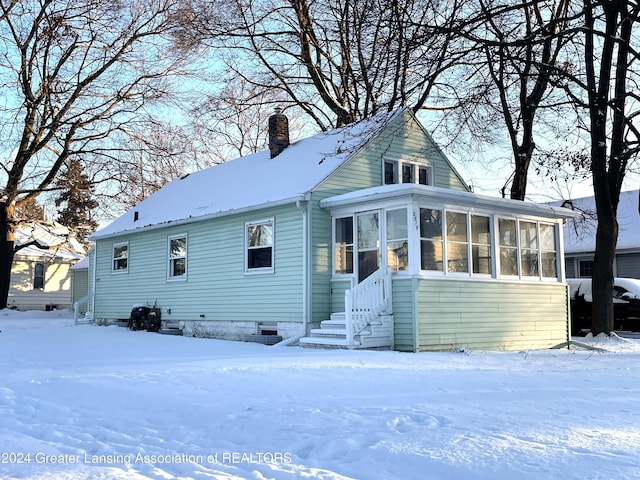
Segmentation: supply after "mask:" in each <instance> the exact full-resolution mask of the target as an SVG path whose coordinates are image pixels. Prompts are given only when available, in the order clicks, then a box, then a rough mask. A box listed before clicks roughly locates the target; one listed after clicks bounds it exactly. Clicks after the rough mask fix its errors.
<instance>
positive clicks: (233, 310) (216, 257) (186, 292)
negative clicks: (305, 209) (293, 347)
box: [95, 205, 303, 322]
mask: <svg viewBox="0 0 640 480" xmlns="http://www.w3.org/2000/svg"><path fill="white" fill-rule="evenodd" d="M268 218H273V219H274V222H275V227H274V255H275V260H274V267H275V268H274V272H273V273H264V274H247V273H245V222H251V221H259V220H264V219H268ZM181 234H186V235H187V278H186V280H168V279H167V269H168V256H167V255H168V253H167V250H168V238H169V237H171V236H174V235H181ZM125 241H126V242H129V261H128V262H129V267H128V272H127V273H112V271H111V262H112V245H113V244H116V243H120V242H125ZM97 256H98V257H97V262H98V266H97V275H96V305H95V317H96V318H104V319H115V318H128V316H129V314H130V311H131V308H132V306H133V305H134V304H147V305H153V304H157V305H158V306H159V307H160V308H161V309H162V318H163V320H209V321H216V320H223V321H261V322H272V321H273V322H275V321H277V322H287V321H290V322H302V319H303V308H302V289H303V287H302V285H303V281H302V272H303V267H302V263H303V262H302V213H301V210H299V209H298V208H296V206H295V205H291V206H285V207H278V208H273V209H264V210H257V211H256V212H254V213H252V214H245V215H230V216H226V217H220V218H217V219H210V220H205V221H199V222H195V223H191V224H186V225H181V226H172V227H165V228H162V229H155V230H150V231H146V232H141V233H135V234H130V235H122V236H118V237H113V238H109V239H102V240H99V241H98V242H97ZM123 286H124V288H123Z"/></svg>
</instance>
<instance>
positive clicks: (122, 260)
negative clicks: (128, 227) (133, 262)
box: [112, 243, 129, 273]
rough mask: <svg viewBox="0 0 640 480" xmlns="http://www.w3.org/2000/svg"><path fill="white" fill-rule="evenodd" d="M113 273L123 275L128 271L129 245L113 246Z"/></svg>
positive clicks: (119, 244)
mask: <svg viewBox="0 0 640 480" xmlns="http://www.w3.org/2000/svg"><path fill="white" fill-rule="evenodd" d="M112 265H113V271H114V272H120V273H124V272H127V271H128V269H129V244H128V243H118V244H115V245H114V246H113V263H112Z"/></svg>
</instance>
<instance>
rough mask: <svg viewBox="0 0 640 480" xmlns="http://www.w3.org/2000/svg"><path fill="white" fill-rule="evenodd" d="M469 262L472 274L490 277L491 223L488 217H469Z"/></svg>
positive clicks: (491, 269)
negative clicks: (470, 262)
mask: <svg viewBox="0 0 640 480" xmlns="http://www.w3.org/2000/svg"><path fill="white" fill-rule="evenodd" d="M471 261H472V266H473V273H477V274H485V275H491V273H492V272H493V266H492V261H491V222H490V219H489V217H485V216H481V215H471Z"/></svg>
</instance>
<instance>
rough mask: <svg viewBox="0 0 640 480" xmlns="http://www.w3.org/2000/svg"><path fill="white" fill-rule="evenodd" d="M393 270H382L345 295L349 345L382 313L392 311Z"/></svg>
mask: <svg viewBox="0 0 640 480" xmlns="http://www.w3.org/2000/svg"><path fill="white" fill-rule="evenodd" d="M391 305H392V303H391V270H389V269H388V268H381V269H378V270H376V271H375V272H373V273H372V274H371V275H369V276H368V277H367V278H366V279H365V280H363V281H362V282H360V283H359V284H358V285H356V286H355V287H353V288H351V289H350V290H347V291H346V292H345V294H344V307H345V317H346V329H347V345H348V346H353V345H354V344H355V342H354V337H355V336H356V335H357V334H358V333H360V332H361V331H362V329H364V328H366V327H367V326H369V325H371V322H372V321H373V320H374V319H375V318H376V317H378V316H379V315H381V314H382V313H389V312H390V310H391Z"/></svg>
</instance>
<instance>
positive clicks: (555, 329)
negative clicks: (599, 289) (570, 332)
mask: <svg viewBox="0 0 640 480" xmlns="http://www.w3.org/2000/svg"><path fill="white" fill-rule="evenodd" d="M416 300H417V312H416V313H417V330H418V339H417V340H418V346H417V349H418V350H455V349H458V348H469V349H489V350H519V349H535V348H548V347H552V346H554V345H558V344H560V343H562V342H564V341H566V340H567V316H568V315H567V310H568V307H567V288H566V286H565V285H562V284H541V283H538V284H528V283H516V282H513V283H511V282H495V281H487V282H483V281H456V280H448V279H447V280H438V279H433V280H432V279H419V280H418V288H417V291H416Z"/></svg>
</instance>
